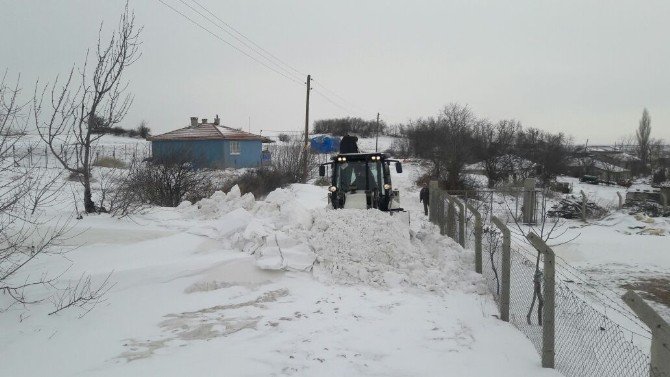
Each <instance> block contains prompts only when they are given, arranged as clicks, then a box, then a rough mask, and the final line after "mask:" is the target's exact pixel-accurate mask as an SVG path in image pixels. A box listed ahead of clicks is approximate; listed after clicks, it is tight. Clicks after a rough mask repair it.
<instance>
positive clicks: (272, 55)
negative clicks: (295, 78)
mask: <svg viewBox="0 0 670 377" xmlns="http://www.w3.org/2000/svg"><path fill="white" fill-rule="evenodd" d="M193 2H194V3H196V4H197V5H198V6H199V7H200V8H202V9H204V10H205V12H207V13H209V14H211V15H212V16H213V17H214V18H216V19H217V20H219V21H220V22H221V23H222V24H224V25H226V26H227V27H228V28H229V29H231V30H232V31H234V32H235V33H237V34H238V35H239V36H241V37H242V38H244V39H245V40H247V41H249V43H251V44H253V45H254V46H256V47H258V48H259V49H260V50H261V51H263V52H265V53H266V54H268V55H269V56H271V57H272V58H274V59H275V60H276V61H278V62H279V63H281V64H284V65H285V66H287V67H288V68H290V69H291V70H293V72H295V73H297V74H298V75H300V76H301V77H302V76H307V74H305V73H302V72H301V71H299V70H298V69H296V68H294V67H293V66H292V65H290V64H288V63H286V62H285V61H283V60H281V59H279V58H278V57H277V56H275V55H274V54H272V53H271V52H269V51H268V50H266V49H264V48H263V47H261V46H260V45H258V44H257V43H256V42H254V41H253V40H251V38H249V37H247V36H246V35H244V34H242V32H240V31H239V30H237V29H235V28H234V27H233V26H232V25H230V24H228V23H227V22H226V21H224V20H222V19H221V18H219V17H218V16H217V15H216V14H214V13H212V12H211V11H210V10H209V9H207V8H206V7H205V6H203V5H202V4H200V3H199V2H198V1H196V0H193ZM240 42H241V41H240ZM245 45H246V44H245Z"/></svg>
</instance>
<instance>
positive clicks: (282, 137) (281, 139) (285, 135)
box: [279, 134, 291, 143]
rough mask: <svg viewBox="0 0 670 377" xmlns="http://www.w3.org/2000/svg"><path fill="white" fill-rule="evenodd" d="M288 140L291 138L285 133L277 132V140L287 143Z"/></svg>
mask: <svg viewBox="0 0 670 377" xmlns="http://www.w3.org/2000/svg"><path fill="white" fill-rule="evenodd" d="M289 140H291V137H290V136H288V135H287V134H279V141H283V142H284V143H287V142H288V141H289Z"/></svg>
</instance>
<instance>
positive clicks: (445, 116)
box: [407, 104, 476, 190]
mask: <svg viewBox="0 0 670 377" xmlns="http://www.w3.org/2000/svg"><path fill="white" fill-rule="evenodd" d="M475 122H476V118H475V116H474V115H473V113H472V111H470V109H469V108H468V107H467V106H461V105H459V104H449V105H447V106H445V107H444V108H443V109H442V111H441V112H440V113H439V115H438V117H437V118H432V117H431V118H427V119H419V120H417V121H416V122H414V123H413V124H411V125H409V126H408V130H407V135H408V138H409V140H410V149H411V151H412V152H413V153H414V154H415V155H416V156H417V157H420V158H424V159H427V160H430V161H431V162H432V164H433V171H432V174H431V175H432V176H433V177H435V178H438V179H445V180H446V182H447V188H448V189H450V190H455V189H459V188H461V186H462V180H461V173H462V171H463V168H464V167H465V164H466V163H468V162H469V161H470V160H471V158H472V157H473V153H474V152H473V149H474V148H473V147H474V140H475V139H474V132H473V129H474V125H475Z"/></svg>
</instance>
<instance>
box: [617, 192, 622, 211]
mask: <svg viewBox="0 0 670 377" xmlns="http://www.w3.org/2000/svg"><path fill="white" fill-rule="evenodd" d="M616 195H617V196H618V197H619V209H622V208H623V197H622V196H621V193H620V192H619V191H617V192H616Z"/></svg>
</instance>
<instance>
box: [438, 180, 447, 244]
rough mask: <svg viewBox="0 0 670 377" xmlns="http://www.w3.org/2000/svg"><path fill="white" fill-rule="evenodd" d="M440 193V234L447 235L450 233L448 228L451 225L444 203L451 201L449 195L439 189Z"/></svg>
mask: <svg viewBox="0 0 670 377" xmlns="http://www.w3.org/2000/svg"><path fill="white" fill-rule="evenodd" d="M438 192H439V199H440V202H439V204H438V206H439V208H438V216H440V218H439V225H440V234H441V235H445V234H447V233H448V226H449V224H448V223H447V217H446V214H445V212H444V203H445V201H447V200H448V199H449V194H447V193H446V192H445V191H444V190H442V189H438Z"/></svg>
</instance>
